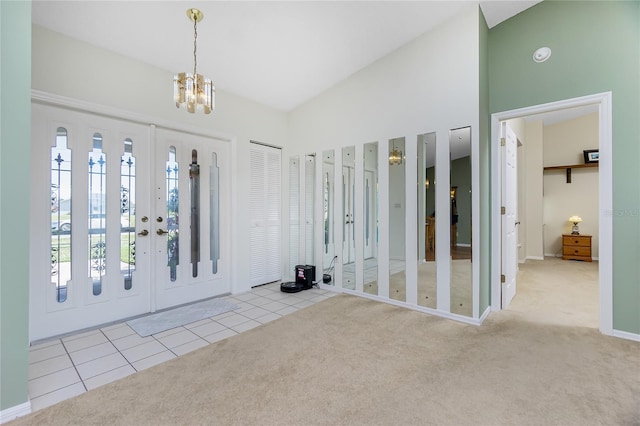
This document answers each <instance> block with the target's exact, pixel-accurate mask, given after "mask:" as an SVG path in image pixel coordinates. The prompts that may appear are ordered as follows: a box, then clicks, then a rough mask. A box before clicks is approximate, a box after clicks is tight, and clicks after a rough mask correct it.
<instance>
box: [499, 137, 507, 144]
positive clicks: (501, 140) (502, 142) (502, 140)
mask: <svg viewBox="0 0 640 426" xmlns="http://www.w3.org/2000/svg"><path fill="white" fill-rule="evenodd" d="M506 144H507V140H506V139H505V138H500V146H505V145H506Z"/></svg>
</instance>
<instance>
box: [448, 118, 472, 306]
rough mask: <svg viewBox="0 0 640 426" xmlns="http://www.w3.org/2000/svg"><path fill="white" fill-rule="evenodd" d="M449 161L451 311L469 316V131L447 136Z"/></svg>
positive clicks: (466, 129)
mask: <svg viewBox="0 0 640 426" xmlns="http://www.w3.org/2000/svg"><path fill="white" fill-rule="evenodd" d="M449 150H450V151H449V154H450V158H451V167H450V169H449V170H450V173H451V189H450V201H451V203H450V204H451V207H450V213H451V312H453V313H456V314H459V315H465V316H472V315H473V306H472V298H473V286H472V282H473V280H472V274H471V128H470V127H464V128H461V129H454V130H451V131H450V133H449Z"/></svg>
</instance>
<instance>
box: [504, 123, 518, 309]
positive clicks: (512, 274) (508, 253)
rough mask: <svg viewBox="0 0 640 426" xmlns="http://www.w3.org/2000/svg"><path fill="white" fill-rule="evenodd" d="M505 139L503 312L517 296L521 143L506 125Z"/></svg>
mask: <svg viewBox="0 0 640 426" xmlns="http://www.w3.org/2000/svg"><path fill="white" fill-rule="evenodd" d="M502 137H503V140H504V146H502V151H501V152H502V154H503V156H502V208H503V209H504V211H503V214H502V275H503V276H504V280H503V283H502V309H505V308H507V306H509V303H510V302H511V299H513V296H515V294H516V274H517V270H518V268H517V266H518V265H517V262H518V259H517V249H518V247H517V246H518V233H517V232H516V217H517V213H518V211H517V209H518V160H517V158H518V157H517V155H518V139H517V137H516V135H515V133H514V132H513V130H512V129H511V128H510V127H509V126H508V125H507V124H506V123H503V125H502Z"/></svg>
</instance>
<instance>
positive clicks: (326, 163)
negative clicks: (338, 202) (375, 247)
mask: <svg viewBox="0 0 640 426" xmlns="http://www.w3.org/2000/svg"><path fill="white" fill-rule="evenodd" d="M333 194H334V152H333V150H332V149H331V150H327V151H323V152H322V235H323V237H322V238H323V241H322V269H323V272H324V273H325V274H328V275H330V276H331V282H329V283H327V284H330V285H335V283H334V281H333V278H334V274H333V270H334V268H335V263H334V261H335V252H336V250H335V244H334V240H333V226H334V221H333V203H334V196H333Z"/></svg>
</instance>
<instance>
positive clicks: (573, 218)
mask: <svg viewBox="0 0 640 426" xmlns="http://www.w3.org/2000/svg"><path fill="white" fill-rule="evenodd" d="M569 222H571V223H573V226H572V227H571V235H580V229H579V228H578V224H579V223H580V222H582V218H581V217H580V216H571V217H570V218H569Z"/></svg>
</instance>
